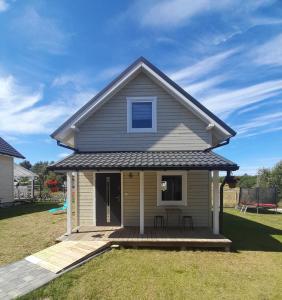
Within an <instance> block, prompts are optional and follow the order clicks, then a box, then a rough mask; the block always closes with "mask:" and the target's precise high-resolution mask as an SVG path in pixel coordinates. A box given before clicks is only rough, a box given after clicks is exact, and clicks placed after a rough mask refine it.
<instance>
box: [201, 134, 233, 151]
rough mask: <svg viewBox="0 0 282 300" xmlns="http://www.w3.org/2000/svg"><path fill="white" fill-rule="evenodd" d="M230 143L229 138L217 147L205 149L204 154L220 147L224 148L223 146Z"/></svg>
mask: <svg viewBox="0 0 282 300" xmlns="http://www.w3.org/2000/svg"><path fill="white" fill-rule="evenodd" d="M229 142H230V137H229V138H228V139H227V140H225V141H223V142H221V143H220V144H217V145H216V146H213V147H209V148H207V149H205V150H204V152H208V151H211V150H213V149H215V148H219V147H222V146H226V145H228V144H229Z"/></svg>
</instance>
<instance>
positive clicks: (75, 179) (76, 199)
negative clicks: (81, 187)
mask: <svg viewBox="0 0 282 300" xmlns="http://www.w3.org/2000/svg"><path fill="white" fill-rule="evenodd" d="M74 202H75V223H76V224H75V226H76V227H77V230H78V229H79V226H80V219H79V218H80V217H79V204H78V172H75V173H74Z"/></svg>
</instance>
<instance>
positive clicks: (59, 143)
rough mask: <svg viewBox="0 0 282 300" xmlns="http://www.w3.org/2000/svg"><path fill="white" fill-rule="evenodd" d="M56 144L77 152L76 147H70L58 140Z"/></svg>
mask: <svg viewBox="0 0 282 300" xmlns="http://www.w3.org/2000/svg"><path fill="white" fill-rule="evenodd" d="M57 145H58V146H60V147H63V148H66V149H69V150H72V151H74V152H77V151H78V150H77V149H76V148H73V147H71V146H68V145H65V144H63V143H61V142H60V141H57Z"/></svg>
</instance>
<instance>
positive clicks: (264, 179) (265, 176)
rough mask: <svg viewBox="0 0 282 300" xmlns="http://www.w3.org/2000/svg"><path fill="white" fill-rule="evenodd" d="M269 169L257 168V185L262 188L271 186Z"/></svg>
mask: <svg viewBox="0 0 282 300" xmlns="http://www.w3.org/2000/svg"><path fill="white" fill-rule="evenodd" d="M271 177H272V175H271V169H267V168H262V169H259V170H258V185H259V187H262V188H267V187H271V186H272V185H271V181H272V178H271Z"/></svg>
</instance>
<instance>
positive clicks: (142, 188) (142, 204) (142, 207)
mask: <svg viewBox="0 0 282 300" xmlns="http://www.w3.org/2000/svg"><path fill="white" fill-rule="evenodd" d="M139 177H140V234H144V171H140V172H139Z"/></svg>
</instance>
